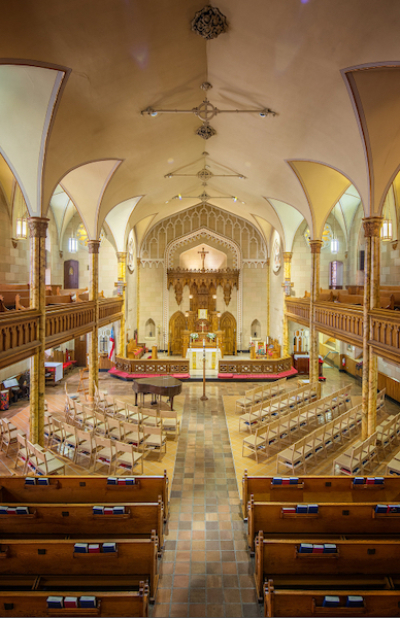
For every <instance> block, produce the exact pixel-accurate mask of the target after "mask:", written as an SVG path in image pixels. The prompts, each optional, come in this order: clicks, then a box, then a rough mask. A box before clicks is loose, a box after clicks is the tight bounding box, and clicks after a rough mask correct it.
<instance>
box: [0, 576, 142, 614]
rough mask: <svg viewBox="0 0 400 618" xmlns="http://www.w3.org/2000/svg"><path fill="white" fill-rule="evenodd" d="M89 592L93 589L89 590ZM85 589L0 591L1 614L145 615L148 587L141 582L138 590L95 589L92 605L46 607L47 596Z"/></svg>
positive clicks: (79, 592)
mask: <svg viewBox="0 0 400 618" xmlns="http://www.w3.org/2000/svg"><path fill="white" fill-rule="evenodd" d="M90 592H91V594H92V589H91V590H90ZM85 594H86V595H87V592H86V593H85V592H84V591H83V592H82V590H81V589H80V588H79V585H78V586H77V587H76V588H75V589H72V590H71V589H70V588H68V589H67V590H65V589H63V588H62V587H60V588H58V589H56V590H55V591H53V590H52V591H51V592H49V591H45V592H44V591H40V590H34V591H32V592H26V591H22V592H17V591H0V616H145V617H146V616H148V615H149V611H148V587H147V585H146V584H144V583H143V582H142V586H141V587H140V589H139V590H138V591H137V592H129V591H111V592H109V591H104V590H98V591H96V592H95V593H94V594H93V596H95V597H96V607H94V608H81V609H77V608H68V607H64V608H62V609H58V608H49V607H48V604H47V598H48V597H49V596H57V597H60V596H61V597H67V596H68V597H78V598H79V597H81V596H85Z"/></svg>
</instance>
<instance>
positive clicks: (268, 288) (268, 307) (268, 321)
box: [267, 259, 271, 337]
mask: <svg viewBox="0 0 400 618" xmlns="http://www.w3.org/2000/svg"><path fill="white" fill-rule="evenodd" d="M270 268H271V261H270V259H268V260H267V337H269V336H270V334H271V333H270V332H269V329H270V310H271V301H270V299H271V296H270V294H271V292H270Z"/></svg>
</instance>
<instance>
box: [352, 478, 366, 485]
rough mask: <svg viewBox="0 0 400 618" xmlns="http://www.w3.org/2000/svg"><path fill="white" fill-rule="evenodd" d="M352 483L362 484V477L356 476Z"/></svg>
mask: <svg viewBox="0 0 400 618" xmlns="http://www.w3.org/2000/svg"><path fill="white" fill-rule="evenodd" d="M353 485H364V477H363V476H356V477H355V478H354V480H353Z"/></svg>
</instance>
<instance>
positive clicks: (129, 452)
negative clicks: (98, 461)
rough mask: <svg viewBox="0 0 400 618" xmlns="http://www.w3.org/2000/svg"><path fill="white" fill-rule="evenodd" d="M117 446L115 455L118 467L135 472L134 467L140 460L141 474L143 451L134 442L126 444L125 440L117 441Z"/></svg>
mask: <svg viewBox="0 0 400 618" xmlns="http://www.w3.org/2000/svg"><path fill="white" fill-rule="evenodd" d="M115 448H116V451H117V455H116V457H115V467H116V469H119V468H123V469H124V470H129V471H130V472H133V469H134V467H135V466H136V465H137V464H138V462H139V461H140V466H141V467H140V474H143V453H140V452H138V451H137V450H136V448H137V447H134V446H133V444H126V443H124V442H117V441H116V442H115Z"/></svg>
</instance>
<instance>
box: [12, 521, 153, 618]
mask: <svg viewBox="0 0 400 618" xmlns="http://www.w3.org/2000/svg"><path fill="white" fill-rule="evenodd" d="M109 541H110V539H109V538H108V542H109ZM82 542H90V543H92V544H95V543H100V544H102V543H104V542H105V540H104V538H100V539H94V538H91V539H90V541H89V540H88V541H86V540H85V541H83V540H82V539H81V538H80V539H51V540H50V539H7V540H4V539H1V545H0V558H2V560H0V574H1V576H2V577H1V578H0V580H2V578H3V576H4V575H8V576H10V575H11V576H15V575H24V576H27V575H44V576H51V577H53V576H55V575H61V576H63V579H64V578H65V577H66V576H68V577H70V576H72V577H75V578H76V577H79V578H80V577H81V576H96V580H98V585H99V586H100V585H102V584H104V585H107V577H109V576H111V575H112V576H113V577H118V578H119V576H125V577H129V578H131V580H132V582H135V581H136V582H137V581H146V580H148V583H149V591H150V599H154V597H155V594H156V590H157V584H158V570H157V545H158V540H157V536H156V534H155V532H154V533H153V535H152V537H151V538H150V539H115V542H116V544H117V551H116V552H113V553H82V554H81V553H76V552H74V545H75V543H82ZM101 579H102V580H103V581H100V580H101ZM74 585H75V586H76V583H75V584H74ZM132 585H133V584H132ZM78 615H80V614H78Z"/></svg>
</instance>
